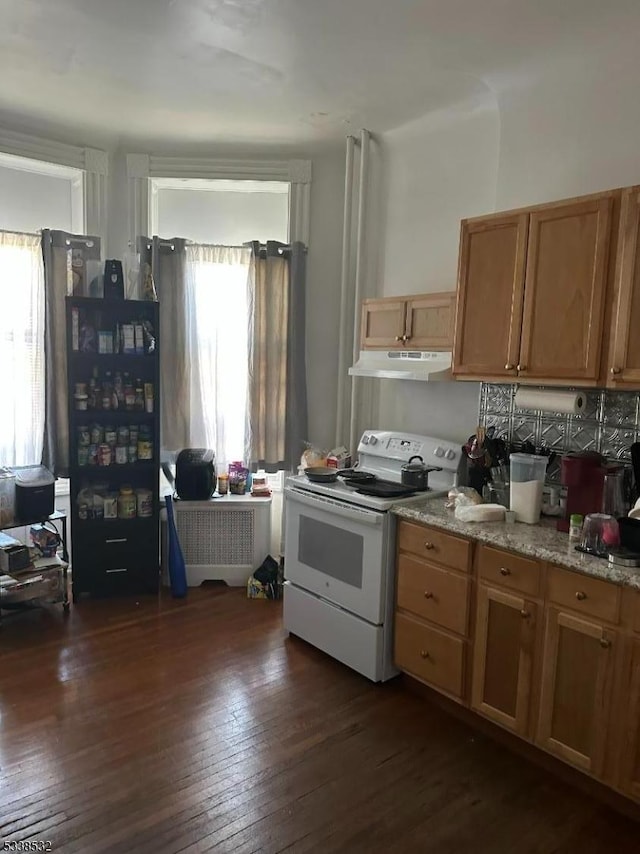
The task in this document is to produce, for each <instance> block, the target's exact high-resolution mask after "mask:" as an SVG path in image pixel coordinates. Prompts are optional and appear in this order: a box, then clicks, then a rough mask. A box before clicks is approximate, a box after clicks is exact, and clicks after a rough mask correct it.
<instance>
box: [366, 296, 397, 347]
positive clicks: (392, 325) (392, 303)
mask: <svg viewBox="0 0 640 854" xmlns="http://www.w3.org/2000/svg"><path fill="white" fill-rule="evenodd" d="M406 313H407V306H406V303H405V301H404V299H402V298H395V299H366V300H364V302H363V304H362V328H361V332H360V346H361V347H362V348H363V349H367V348H369V349H375V348H382V349H385V350H386V349H388V348H390V347H397V346H398V345H399V344H400V345H402V336H403V335H404V326H405V318H406Z"/></svg>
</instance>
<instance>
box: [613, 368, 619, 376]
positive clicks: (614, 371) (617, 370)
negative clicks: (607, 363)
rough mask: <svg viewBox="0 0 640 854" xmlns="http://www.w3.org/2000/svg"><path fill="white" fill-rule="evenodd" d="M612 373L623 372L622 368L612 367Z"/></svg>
mask: <svg viewBox="0 0 640 854" xmlns="http://www.w3.org/2000/svg"><path fill="white" fill-rule="evenodd" d="M611 373H612V374H613V375H614V376H615V375H616V374H619V373H621V371H620V368H611Z"/></svg>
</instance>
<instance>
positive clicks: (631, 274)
mask: <svg viewBox="0 0 640 854" xmlns="http://www.w3.org/2000/svg"><path fill="white" fill-rule="evenodd" d="M639 237H640V191H639V190H638V188H637V187H636V188H631V189H629V190H625V191H624V193H623V194H622V206H621V211H620V234H619V238H618V256H617V262H616V276H617V284H618V298H617V304H616V309H615V312H614V318H613V348H612V355H611V359H610V364H609V380H608V384H609V385H614V386H617V385H620V386H621V387H624V384H625V383H633V384H634V385H636V386H637V385H640V336H639V335H638V329H640V239H639Z"/></svg>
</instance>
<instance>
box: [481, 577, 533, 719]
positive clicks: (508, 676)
mask: <svg viewBox="0 0 640 854" xmlns="http://www.w3.org/2000/svg"><path fill="white" fill-rule="evenodd" d="M537 610H538V606H537V605H536V603H535V602H531V601H528V600H527V599H525V598H523V597H522V596H517V595H514V594H513V593H507V592H506V591H504V590H498V589H495V588H492V587H486V586H485V585H484V584H480V585H479V586H478V605H477V621H476V638H475V644H474V655H473V683H472V688H471V707H472V708H473V709H475V710H476V711H478V712H480V713H481V714H483V715H485V716H486V717H488V718H491V720H493V721H495V722H496V723H498V724H500V725H501V726H503V727H506V728H507V729H510V730H512V731H513V732H515V733H518V735H522V736H527V734H528V730H529V711H530V706H531V688H532V679H533V676H532V662H533V651H534V640H535V634H536V617H537Z"/></svg>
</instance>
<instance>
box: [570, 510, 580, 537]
mask: <svg viewBox="0 0 640 854" xmlns="http://www.w3.org/2000/svg"><path fill="white" fill-rule="evenodd" d="M582 522H583V519H582V516H581V515H580V514H579V513H573V514H572V515H571V516H570V518H569V542H570V543H579V542H580V540H581V539H582Z"/></svg>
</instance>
